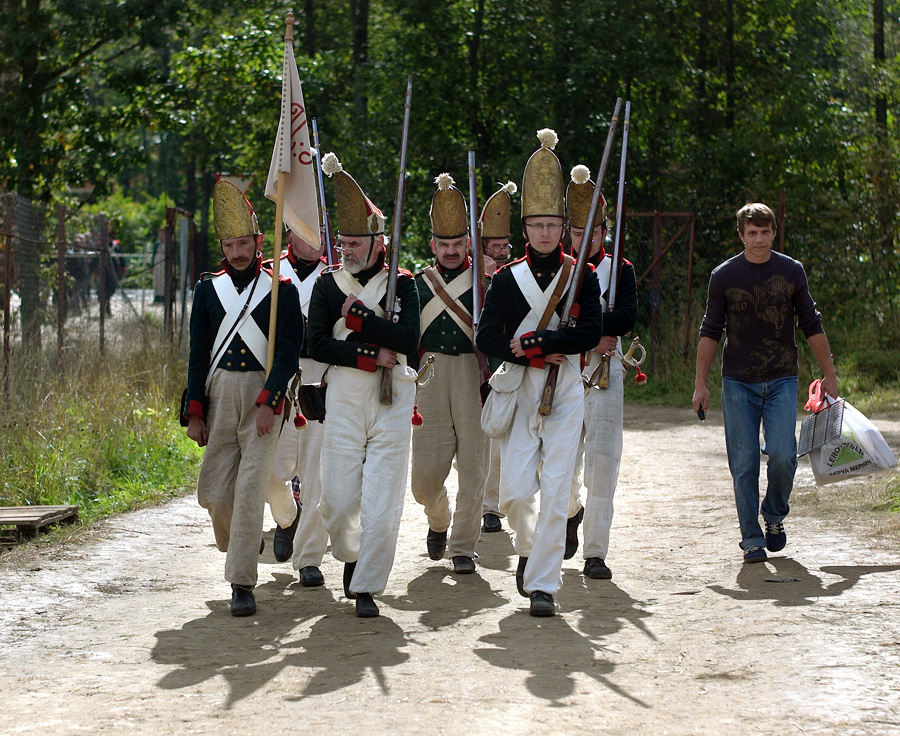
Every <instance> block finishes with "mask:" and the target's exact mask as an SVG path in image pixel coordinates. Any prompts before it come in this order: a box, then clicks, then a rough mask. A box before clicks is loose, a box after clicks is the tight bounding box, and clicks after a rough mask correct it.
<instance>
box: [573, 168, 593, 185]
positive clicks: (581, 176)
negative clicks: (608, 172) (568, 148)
mask: <svg viewBox="0 0 900 736" xmlns="http://www.w3.org/2000/svg"><path fill="white" fill-rule="evenodd" d="M571 176H572V181H574V182H575V183H576V184H585V183H586V182H587V181H588V179H590V178H591V170H590V169H589V168H588V167H587V166H585V165H584V164H578V165H577V166H573V167H572V173H571Z"/></svg>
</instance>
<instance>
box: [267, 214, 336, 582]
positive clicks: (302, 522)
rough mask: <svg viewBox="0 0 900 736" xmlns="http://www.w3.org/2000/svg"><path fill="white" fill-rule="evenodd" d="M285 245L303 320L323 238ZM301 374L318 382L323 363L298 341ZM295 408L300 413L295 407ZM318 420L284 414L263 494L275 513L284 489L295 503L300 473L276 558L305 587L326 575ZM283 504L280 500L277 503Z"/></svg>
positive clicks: (293, 237)
mask: <svg viewBox="0 0 900 736" xmlns="http://www.w3.org/2000/svg"><path fill="white" fill-rule="evenodd" d="M287 243H288V250H287V252H286V253H285V254H284V255H283V256H282V257H281V269H280V273H281V276H282V277H284V278H287V279H290V280H291V283H293V284H294V286H295V287H296V288H297V292H298V294H299V295H300V310H301V312H302V313H303V324H304V325H305V324H306V321H307V320H308V318H309V302H310V299H311V297H312V290H313V285H314V284H315V283H316V279H317V278H318V277H319V274H320V273H322V271H323V270H324V269H325V268H326V262H325V259H324V258H323V257H322V254H323V252H324V248H325V245H324V242H322V243H319V244H317V245H311V244H310V243H307V242H306V241H305V240H303V239H302V238H301V237H300V236H299V235H297V234H296V233H295V232H292V231H291V230H288V231H287ZM299 367H300V376H301V380H302V381H303V383H318V382H319V381H321V380H322V376H323V374H324V373H325V368H326V367H327V366H326V365H325V364H323V363H319V362H317V361H315V360H313V359H312V358H310V357H309V349H308V346H307V345H306V344H304V345H303V348H302V351H301V353H300V366H299ZM294 409H295V411H297V412H299V409H297V407H294ZM323 434H324V426H323V424H322V422H307V423H306V424H305V426H303V427H302V429H301V428H300V427H298V426H297V424H296V423H295V422H293V421H290V417H288V418H287V419H286V420H285V422H284V426H283V427H282V430H281V437H280V438H279V440H278V450H277V451H276V453H275V465H274V468H273V470H272V476H271V477H270V479H269V491H268V498H269V504H270V506H271V507H272V515H273V516H274V517H275V520H276V521H278V517H277V516H275V502H274V499H282V498H284V496H285V492H286V493H287V495H288V496H289V497H290V503H291V504H293V503H294V498H293V493H292V491H291V479H292V478H293V477H294V476H295V475H299V477H300V504H301V510H302V513H300V512H298V515H297V517H296V518H295V519H294V521H293V523H292V524H290V525H289V526H282V524H281V522H280V521H279V524H278V528H277V529H276V530H275V544H274V547H275V550H274V552H275V559H277V560H278V561H279V562H284V561H285V560H287V559H291V558H293V559H292V560H291V562H292V564H293V566H294V569H295V570H298V571H299V574H300V584H301V585H303V586H304V587H306V588H311V587H315V586H317V585H322V584H323V583H324V582H325V578H324V577H323V576H322V571H321V569H320V567H321V565H322V558H323V557H324V556H325V548H326V547H327V546H328V532H327V531H325V526H324V525H323V524H322V515H321V514H320V513H319V508H318V506H319V499H320V498H321V496H322V472H321V467H320V466H321V463H320V459H321V455H322V436H323ZM282 505H285V504H282Z"/></svg>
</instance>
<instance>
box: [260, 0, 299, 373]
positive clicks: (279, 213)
mask: <svg viewBox="0 0 900 736" xmlns="http://www.w3.org/2000/svg"><path fill="white" fill-rule="evenodd" d="M284 24H285V26H287V28H286V29H285V31H284V42H285V43H286V44H287V43H293V42H294V13H293V12H291V11H290V10H289V11H288V14H287V17H286V18H285V19H284ZM286 76H287V70H285V77H286ZM283 89H284V87H283V86H282V97H283V96H284V94H283ZM282 104H284V101H283V100H282ZM285 143H286V144H287V145H290V130H288V131H287V141H286V142H285V140H284V139H283V138H282V140H281V145H285ZM285 179H287V172H284V171H279V172H278V191H277V194H276V199H275V253H274V255H273V260H272V300H271V303H270V305H269V345H268V350H267V351H266V378H268V376H269V373H271V372H272V365H273V364H274V362H275V326H276V325H277V324H278V279H279V274H280V273H281V234H282V232H283V231H284V219H283V218H284V183H285Z"/></svg>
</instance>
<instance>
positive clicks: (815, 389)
mask: <svg viewBox="0 0 900 736" xmlns="http://www.w3.org/2000/svg"><path fill="white" fill-rule="evenodd" d="M827 405H828V402H826V401H825V389H823V388H822V382H821V381H820V380H819V379H818V378H817V379H816V380H815V381H813V382H812V383H811V384H809V395H808V398H807V400H806V403H805V404H804V405H803V408H804V409H806V411H811V412H812V413H813V414H818V413H819V412H820V411H822V409H824V408H825V407H826V406H827Z"/></svg>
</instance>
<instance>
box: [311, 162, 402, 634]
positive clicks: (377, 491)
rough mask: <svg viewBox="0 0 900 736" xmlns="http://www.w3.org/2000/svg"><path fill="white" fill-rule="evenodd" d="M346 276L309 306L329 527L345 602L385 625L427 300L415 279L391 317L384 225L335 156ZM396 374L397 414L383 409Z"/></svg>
mask: <svg viewBox="0 0 900 736" xmlns="http://www.w3.org/2000/svg"><path fill="white" fill-rule="evenodd" d="M322 168H323V170H324V172H325V173H326V174H328V175H329V176H333V177H334V189H335V198H336V203H337V216H338V238H339V243H340V246H339V247H340V250H341V254H342V257H341V267H340V268H338V269H335V270H333V271H326V272H325V273H323V274H322V275H321V276H320V277H319V278H318V280H317V281H316V285H315V286H314V287H313V293H312V300H311V301H310V305H309V323H308V324H309V354H310V357H312V358H313V359H314V360H318V361H320V362H322V363H325V364H327V365H330V366H331V368H330V369H329V371H328V393H327V397H326V400H325V410H326V413H327V417H326V420H325V434H324V437H323V443H322V500H321V501H320V503H319V509H320V510H321V512H322V521H323V522H324V524H325V528H326V529H327V530H328V533H329V535H330V536H331V549H332V554H333V555H334V556H335V557H336V558H337V559H338V560H341V561H342V562H343V563H344V593H345V595H346V596H347V597H348V598H355V599H356V615H357V616H359V617H361V618H368V617H373V616H377V615H378V606H376V604H375V601H374V600H373V596H374V595H379V594H380V593H381V592H382V591H383V590H384V588H385V586H386V585H387V579H388V576H389V575H390V572H391V567H392V565H393V563H394V554H395V551H396V547H397V533H398V531H399V527H400V517H401V514H402V512H403V497H404V494H405V491H406V473H407V464H408V462H409V438H410V437H409V436H410V432H411V430H412V427H411V417H412V412H413V405H414V401H415V393H416V371H415V370H413V369H412V368H411V367H409V366H408V365H407V363H408V360H409V358H410V357H411V356H415V354H416V351H417V349H418V345H419V299H418V296H417V294H416V284H415V281H414V279H413V277H412V274H409V273H407V272H402V273H400V274H399V275H398V277H397V291H396V293H397V303H398V304H395V305H394V306H395V307H396V306H398V305H399V312H398V313H396V320H392V319H388V318H386V317H385V316H384V315H385V313H386V311H387V309H386V308H387V305H386V304H385V296H386V292H387V284H388V278H389V274H388V268H387V267H386V265H385V245H384V215H382V214H381V212H380V211H379V210H378V208H377V207H375V205H374V204H372V202H371V201H370V200H369V198H368V197H366V195H365V194H364V193H363V191H362V189H360V187H359V185H358V184H357V183H356V181H355V180H354V179H353V177H351V176H350V175H349V174H347V173H346V172H345V171H344V170H343V167H342V166H341V164H340V162H339V161H338V160H337V157H336V156H335V155H334V154H326V156H324V158H323V160H322ZM383 371H391V372H392V377H393V389H392V391H393V393H392V396H391V397H390V398H391V403H390V404H383V403H381V381H382V372H383Z"/></svg>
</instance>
